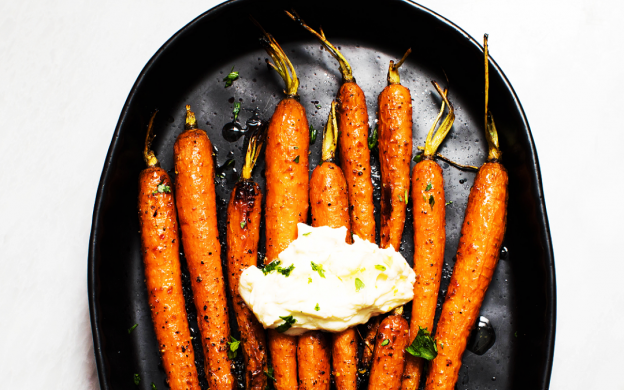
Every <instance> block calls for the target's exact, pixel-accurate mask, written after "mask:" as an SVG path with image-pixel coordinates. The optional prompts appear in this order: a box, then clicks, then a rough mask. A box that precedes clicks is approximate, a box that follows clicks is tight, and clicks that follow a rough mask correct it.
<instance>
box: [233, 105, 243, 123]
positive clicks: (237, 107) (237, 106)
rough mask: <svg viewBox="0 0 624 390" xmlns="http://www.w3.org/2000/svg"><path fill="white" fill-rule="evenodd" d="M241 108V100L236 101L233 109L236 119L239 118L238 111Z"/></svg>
mask: <svg viewBox="0 0 624 390" xmlns="http://www.w3.org/2000/svg"><path fill="white" fill-rule="evenodd" d="M240 108H241V104H240V102H236V103H234V110H232V113H233V114H234V120H237V119H238V113H239V112H240Z"/></svg>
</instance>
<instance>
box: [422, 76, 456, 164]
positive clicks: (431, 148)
mask: <svg viewBox="0 0 624 390" xmlns="http://www.w3.org/2000/svg"><path fill="white" fill-rule="evenodd" d="M431 83H432V84H433V86H434V87H435V89H436V91H438V93H439V94H440V97H442V100H443V103H442V108H441V109H440V112H439V114H438V117H437V118H436V120H435V122H433V125H432V126H431V129H429V133H428V134H427V140H426V141H425V157H429V156H433V155H434V154H435V153H436V151H437V150H438V147H440V144H442V141H444V138H446V135H447V134H448V132H449V131H450V130H451V127H453V122H454V121H455V109H454V108H453V104H452V103H451V102H450V101H449V100H448V98H447V96H446V94H447V91H442V88H440V86H439V85H438V83H436V82H435V81H431ZM444 104H446V105H447V106H448V114H447V115H446V118H444V120H443V121H442V123H441V124H440V127H439V128H438V130H437V131H436V130H435V128H436V126H437V124H438V121H439V120H440V118H441V115H442V113H443V111H444Z"/></svg>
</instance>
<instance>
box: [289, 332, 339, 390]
mask: <svg viewBox="0 0 624 390" xmlns="http://www.w3.org/2000/svg"><path fill="white" fill-rule="evenodd" d="M330 351H331V349H330V346H329V343H328V340H327V335H326V334H325V333H323V332H321V331H317V330H314V331H310V332H307V333H305V334H303V335H302V336H300V337H299V342H298V346H297V360H298V361H299V390H329V385H330V383H331V382H330V377H329V374H330V372H329V371H330V368H329V361H330V359H331V354H330Z"/></svg>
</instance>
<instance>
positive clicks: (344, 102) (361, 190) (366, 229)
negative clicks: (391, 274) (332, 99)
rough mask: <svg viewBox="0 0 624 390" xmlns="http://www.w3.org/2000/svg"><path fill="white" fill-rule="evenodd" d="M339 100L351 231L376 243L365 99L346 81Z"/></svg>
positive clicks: (341, 149) (341, 163)
mask: <svg viewBox="0 0 624 390" xmlns="http://www.w3.org/2000/svg"><path fill="white" fill-rule="evenodd" d="M337 99H338V101H339V102H340V106H339V110H338V129H339V130H340V133H339V136H338V150H339V155H340V166H341V167H342V171H343V172H344V175H345V179H346V180H347V185H348V188H349V212H350V214H351V215H350V216H351V230H352V232H353V234H356V235H357V236H358V237H360V238H361V239H363V240H367V241H370V242H375V215H374V209H375V208H374V206H373V182H372V180H371V171H370V150H369V149H368V110H367V108H366V97H365V96H364V91H362V89H361V88H360V87H359V86H358V85H357V84H356V83H355V82H346V83H344V84H342V86H341V87H340V90H339V91H338V96H337Z"/></svg>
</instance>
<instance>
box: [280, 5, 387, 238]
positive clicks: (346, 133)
mask: <svg viewBox="0 0 624 390" xmlns="http://www.w3.org/2000/svg"><path fill="white" fill-rule="evenodd" d="M293 13H294V15H293V14H291V13H290V12H288V11H286V14H287V15H288V16H289V17H290V18H291V19H292V20H294V21H296V22H298V23H299V24H300V25H301V26H302V27H303V28H305V29H306V30H308V31H309V32H311V33H312V34H314V36H316V37H317V38H318V39H319V40H320V41H321V43H322V44H323V45H324V46H325V47H326V48H327V50H328V51H329V53H330V54H331V55H332V56H333V57H334V58H335V59H336V60H337V61H338V63H339V65H340V72H341V73H342V81H343V83H342V85H341V87H340V89H339V90H338V94H337V96H336V99H337V100H338V102H339V107H338V130H339V135H338V151H339V155H340V166H341V168H342V171H343V172H344V175H345V179H346V180H347V185H348V186H349V212H350V216H351V231H352V233H353V234H356V235H357V236H358V237H360V238H361V239H363V240H367V241H370V242H373V243H374V242H375V215H374V210H375V207H374V205H373V182H372V179H371V170H370V150H369V148H368V110H367V108H366V97H365V96H364V91H362V89H361V88H360V87H359V85H357V84H356V82H355V78H354V77H353V72H352V70H351V65H349V63H348V62H347V60H346V59H345V58H344V56H343V55H342V53H340V51H339V50H338V49H337V48H336V47H335V46H334V45H332V44H331V43H330V42H329V41H328V40H327V39H326V38H325V34H324V33H323V30H322V29H321V30H320V32H321V33H320V34H319V33H318V32H316V31H315V30H313V29H312V28H310V27H309V26H308V25H307V24H305V22H304V21H303V20H302V19H301V18H300V17H299V15H297V13H296V12H293Z"/></svg>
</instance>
